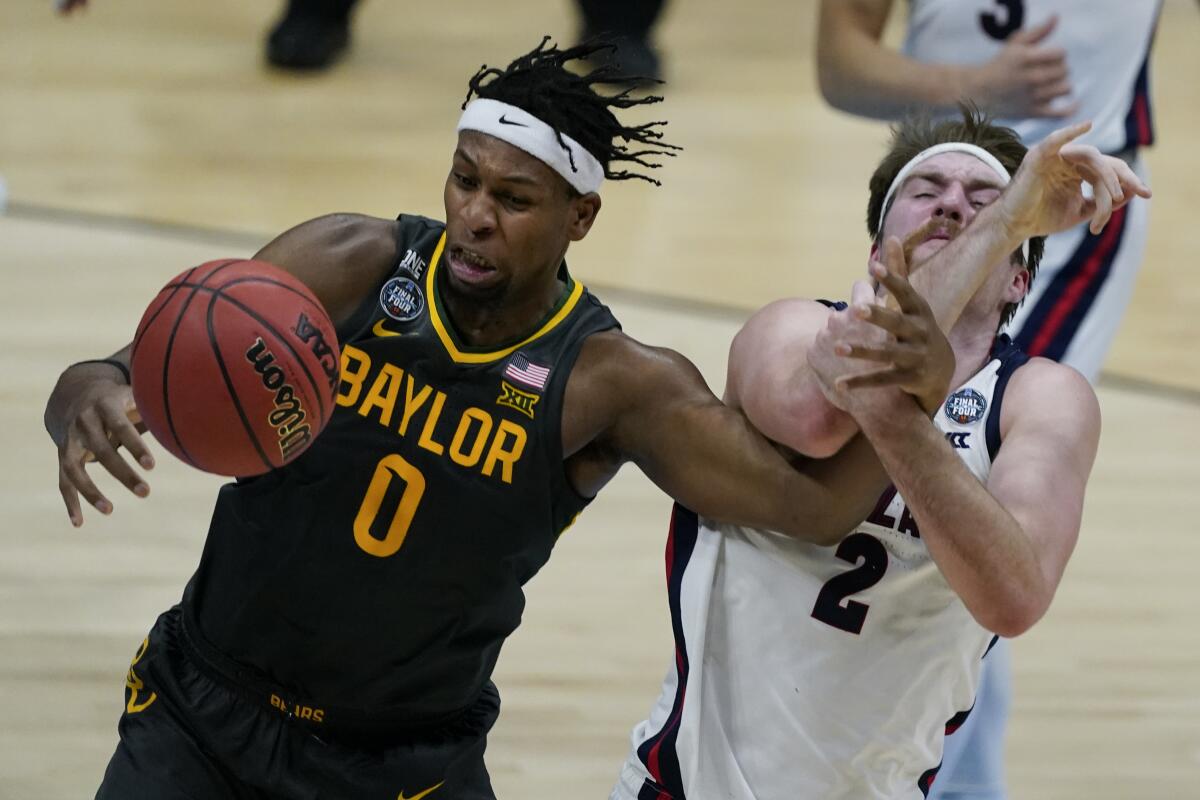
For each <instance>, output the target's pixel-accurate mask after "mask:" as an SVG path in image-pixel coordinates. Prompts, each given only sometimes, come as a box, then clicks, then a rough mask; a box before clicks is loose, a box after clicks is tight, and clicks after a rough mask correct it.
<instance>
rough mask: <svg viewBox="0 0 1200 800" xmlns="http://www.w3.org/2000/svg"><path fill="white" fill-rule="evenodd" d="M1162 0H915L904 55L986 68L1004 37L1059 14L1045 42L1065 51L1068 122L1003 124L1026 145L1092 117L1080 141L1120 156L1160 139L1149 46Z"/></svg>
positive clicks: (910, 15)
mask: <svg viewBox="0 0 1200 800" xmlns="http://www.w3.org/2000/svg"><path fill="white" fill-rule="evenodd" d="M1160 8H1161V0H911V2H910V3H909V20H908V34H907V36H906V38H905V40H904V52H905V53H906V54H907V55H909V56H911V57H912V58H915V59H916V60H918V61H924V62H929V63H941V64H981V63H983V62H985V61H988V60H989V59H991V58H992V57H993V56H995V55H996V54H997V53H998V52H1000V49H1001V48H1002V47H1003V46H1004V43H1005V40H1006V39H1008V37H1009V36H1011V35H1012V34H1013V33H1014V32H1016V31H1017V30H1020V29H1021V28H1030V27H1035V26H1037V25H1040V24H1041V23H1043V22H1045V21H1046V20H1047V19H1049V18H1050V16H1052V15H1054V14H1057V15H1058V26H1057V27H1056V28H1055V29H1054V31H1053V33H1051V34H1050V36H1049V37H1048V38H1047V39H1046V40H1045V41H1044V44H1045V45H1047V46H1053V47H1062V48H1064V49H1065V50H1066V51H1067V69H1068V70H1069V71H1070V81H1071V85H1072V88H1073V91H1072V93H1071V95H1070V96H1069V97H1065V98H1060V99H1059V101H1058V102H1060V103H1064V104H1069V103H1070V102H1073V101H1076V100H1078V101H1079V103H1080V108H1079V111H1078V113H1076V115H1075V116H1074V117H1073V118H1071V119H1069V120H1058V119H1026V120H1000V122H1001V123H1002V124H1004V125H1008V126H1010V127H1013V128H1015V129H1016V130H1017V132H1018V133H1019V134H1020V135H1021V139H1022V140H1023V141H1024V142H1025V143H1026V144H1027V145H1029V144H1033V143H1036V142H1038V141H1041V140H1042V139H1043V138H1045V137H1046V135H1047V134H1049V133H1050V132H1052V131H1054V130H1056V129H1057V128H1060V127H1063V126H1064V125H1066V124H1069V123H1074V122H1081V121H1083V120H1089V119H1090V120H1092V121H1093V122H1094V123H1095V124H1094V126H1093V128H1092V130H1091V132H1090V133H1088V134H1087V136H1085V137H1083V139H1082V140H1081V141H1084V142H1086V143H1088V144H1092V145H1095V146H1096V147H1097V148H1099V149H1100V150H1101V151H1103V152H1105V153H1117V152H1121V151H1123V150H1131V149H1135V148H1137V147H1139V146H1143V145H1149V144H1151V143H1153V141H1154V128H1153V124H1152V120H1151V114H1150V87H1149V73H1148V70H1149V61H1150V45H1151V42H1152V41H1153V39H1154V29H1155V27H1156V25H1157V23H1158V14H1159V10H1160Z"/></svg>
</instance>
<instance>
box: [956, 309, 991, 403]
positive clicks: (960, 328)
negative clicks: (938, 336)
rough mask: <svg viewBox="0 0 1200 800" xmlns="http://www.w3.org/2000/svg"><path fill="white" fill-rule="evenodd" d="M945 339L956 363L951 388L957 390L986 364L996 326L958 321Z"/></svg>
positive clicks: (975, 321) (981, 322)
mask: <svg viewBox="0 0 1200 800" xmlns="http://www.w3.org/2000/svg"><path fill="white" fill-rule="evenodd" d="M964 323H966V324H964ZM946 338H947V339H949V340H950V347H951V348H952V349H953V350H954V359H955V361H956V362H957V364H956V366H955V368H954V380H953V381H952V382H951V386H952V388H957V387H959V386H962V385H963V384H964V383H966V382H967V381H968V380H970V378H971V376H972V375H974V374H975V373H976V372H979V370H981V369H982V368H983V365H984V364H986V363H987V362H988V359H989V358H990V356H991V353H992V344H993V343H994V342H995V341H996V326H995V325H991V326H989V325H988V324H986V321H978V320H960V321H959V323H958V324H957V325H955V326H954V327H953V328H951V329H950V333H949V335H948V336H947V337H946Z"/></svg>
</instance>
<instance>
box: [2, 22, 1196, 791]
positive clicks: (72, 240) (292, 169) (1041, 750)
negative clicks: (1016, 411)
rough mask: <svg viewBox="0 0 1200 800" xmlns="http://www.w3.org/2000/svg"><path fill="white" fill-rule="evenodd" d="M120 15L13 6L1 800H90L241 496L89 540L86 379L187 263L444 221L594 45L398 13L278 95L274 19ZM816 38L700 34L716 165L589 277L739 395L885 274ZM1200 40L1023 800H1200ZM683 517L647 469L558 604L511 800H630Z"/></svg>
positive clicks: (683, 165)
mask: <svg viewBox="0 0 1200 800" xmlns="http://www.w3.org/2000/svg"><path fill="white" fill-rule="evenodd" d="M1139 1H1140V0H1139ZM93 5H94V6H95V7H94V8H93V9H91V10H90V12H89V13H88V14H87V15H85V16H84V17H81V18H78V19H72V20H65V21H64V20H59V19H56V18H54V17H53V16H52V15H51V13H50V11H49V9H48V4H47V3H17V2H7V3H3V4H0V175H3V176H4V177H5V179H6V180H7V183H8V192H9V201H10V206H9V214H8V215H7V216H0V270H3V272H2V274H3V276H4V280H5V291H4V292H3V293H0V341H2V342H3V344H4V347H3V348H2V349H0V368H2V369H3V372H4V374H6V375H8V376H10V377H9V378H8V379H7V380H6V381H5V382H4V383H3V384H2V385H0V409H2V410H3V412H4V415H5V417H6V419H8V420H9V421H10V422H9V425H8V428H7V430H6V433H5V434H4V441H5V444H6V447H5V450H4V455H3V459H2V460H0V476H2V477H3V479H4V480H3V488H0V500H2V504H0V508H2V509H3V510H2V511H0V714H3V719H2V721H0V800H27V799H30V800H32V799H36V800H57V798H79V797H90V796H91V793H92V792H93V791H94V788H95V785H96V783H97V782H98V779H99V776H100V774H101V772H102V770H103V766H104V764H105V762H106V760H107V758H108V756H109V754H110V753H111V750H112V747H113V745H114V743H115V738H116V720H117V716H118V713H119V710H120V707H121V704H122V702H123V701H122V686H123V675H124V669H125V667H126V665H127V664H128V660H129V657H130V656H131V655H132V652H133V649H134V648H135V646H136V645H137V643H138V642H139V641H140V639H141V637H142V636H143V635H144V631H145V630H146V628H147V627H148V626H149V625H150V624H151V622H152V621H153V619H154V617H155V616H156V614H157V613H158V612H159V611H161V610H162V609H163V608H165V607H166V606H168V605H169V604H171V603H172V602H174V601H175V600H176V599H177V598H178V596H179V593H180V591H181V590H182V587H183V584H184V581H185V580H186V579H187V577H188V575H189V574H190V573H191V571H192V569H193V568H194V566H195V563H196V560H197V558H198V555H199V551H200V548H201V545H202V536H203V531H204V527H205V524H206V522H207V519H208V514H209V510H210V508H211V503H212V497H213V492H214V489H215V487H216V485H217V482H216V481H215V479H212V478H209V477H206V476H203V475H199V474H196V473H194V472H191V471H189V470H187V469H186V468H184V467H182V466H180V465H177V464H174V463H171V462H170V461H169V459H166V458H163V459H161V461H160V466H159V468H158V469H157V470H155V472H154V473H153V474H152V476H151V477H152V486H153V495H152V497H151V498H150V499H148V500H146V501H139V500H136V499H134V498H132V496H127V495H125V496H123V495H121V494H116V493H114V495H113V497H114V500H115V503H116V506H117V513H116V514H114V515H113V517H112V518H111V519H101V518H98V517H96V516H95V515H93V516H92V517H90V518H89V520H88V523H87V525H85V527H84V528H83V529H82V530H79V531H76V530H73V529H72V528H71V527H70V526H69V524H68V523H67V521H66V517H65V514H63V513H62V510H61V502H60V500H59V498H58V494H57V490H56V487H55V478H54V474H55V473H54V452H53V449H52V448H51V446H50V444H49V442H48V440H47V439H46V438H45V434H44V433H43V431H42V428H41V412H42V406H43V403H44V398H45V395H46V394H47V393H48V391H49V389H50V387H51V386H52V384H53V382H54V379H55V377H56V375H57V373H58V371H59V370H60V368H61V367H62V365H63V364H65V363H67V362H69V361H72V360H76V359H79V358H85V357H89V356H92V355H95V354H97V353H104V352H108V351H110V350H112V349H115V348H116V347H118V346H119V345H121V344H122V343H124V342H125V341H127V340H128V338H129V336H130V331H131V329H132V327H133V325H134V324H135V322H136V320H137V318H138V316H139V314H140V311H141V309H142V307H143V306H144V304H145V303H146V302H147V300H148V299H149V297H150V296H152V295H153V294H154V292H155V290H156V289H157V287H158V286H159V285H161V283H162V282H164V281H165V279H166V278H168V277H170V276H171V275H173V274H175V273H176V272H178V271H179V270H180V269H182V268H183V267H185V266H188V265H191V264H194V263H198V262H200V261H202V260H207V259H210V258H214V257H218V256H224V255H241V254H246V253H249V252H252V251H253V250H254V249H255V248H256V246H257V245H258V244H260V243H261V242H262V241H264V240H265V239H266V238H267V237H268V236H269V234H271V233H272V232H275V231H277V230H280V229H282V228H284V227H287V226H289V225H291V224H293V223H295V222H297V221H299V220H302V219H304V218H307V217H310V216H314V215H316V214H319V213H323V212H326V211H332V210H356V211H364V212H368V213H375V214H379V215H393V214H394V213H396V212H398V211H401V210H404V211H413V212H421V213H427V214H431V215H435V216H437V215H440V208H439V207H440V192H441V182H442V180H443V177H444V169H445V164H444V162H445V159H446V158H447V157H448V155H449V152H450V143H451V141H452V136H451V133H450V131H451V130H452V126H453V122H454V119H455V117H456V115H457V109H458V104H459V103H460V102H461V98H462V94H463V92H464V90H465V79H466V78H467V77H468V76H469V74H470V73H471V72H472V71H473V70H474V69H475V68H476V67H478V65H479V64H481V63H483V62H484V61H489V62H493V63H495V62H498V61H503V60H504V59H505V58H507V57H511V55H513V54H515V53H518V52H522V51H523V50H525V49H527V48H528V47H530V46H532V45H533V44H534V43H535V42H536V41H537V39H538V36H539V34H540V32H542V31H546V32H549V33H554V34H556V35H558V36H561V37H564V38H569V37H570V36H571V34H572V32H573V31H574V26H575V23H574V21H573V19H572V17H571V14H570V8H569V7H568V6H567V5H566V4H565V3H563V2H560V1H558V0H556V2H555V3H549V2H546V0H510V2H508V3H505V4H499V5H497V4H491V3H486V2H483V0H460V1H459V2H457V3H455V4H453V8H452V11H453V13H452V14H440V13H437V12H436V11H434V10H433V8H431V7H428V6H417V5H415V4H408V3H384V2H381V0H375V2H368V3H367V4H366V5H365V6H364V7H363V9H362V12H361V15H360V18H359V23H360V24H359V25H358V26H357V33H358V42H357V48H356V50H355V52H354V54H353V56H352V57H351V59H350V60H349V61H348V62H347V63H346V64H344V65H343V66H342V67H340V68H339V69H338V70H336V71H335V72H333V73H332V74H330V75H328V76H323V77H320V78H316V79H313V80H298V79H294V78H290V77H286V76H278V75H273V74H269V73H266V72H264V71H263V70H262V69H261V67H260V65H259V38H260V33H261V29H262V28H263V26H264V24H265V22H266V20H267V18H268V17H269V16H270V15H271V14H273V13H275V8H274V6H273V5H271V4H268V3H265V2H259V0H255V1H254V2H241V3H239V2H234V0H211V2H207V3H194V4H183V3H154V2H150V0H93ZM501 9H502V10H501ZM814 14H815V8H814V4H813V3H812V2H784V0H778V2H768V1H767V0H757V1H756V2H747V3H727V2H724V3H723V2H718V0H687V2H676V3H675V4H674V5H673V6H672V7H671V8H670V9H669V12H668V15H667V18H666V19H665V20H664V24H663V27H662V30H661V35H662V41H663V45H664V47H665V50H666V52H667V56H668V58H669V63H668V67H669V69H670V72H671V77H672V83H671V86H670V88H669V92H670V96H669V100H668V102H667V103H666V104H664V105H663V106H661V107H660V109H659V110H661V115H662V116H664V117H666V118H668V119H670V120H671V121H672V122H671V128H670V130H671V134H672V137H673V138H674V139H675V140H677V141H678V142H679V143H681V144H683V145H685V146H686V147H687V151H686V152H685V153H684V154H683V155H682V156H681V157H680V158H678V159H676V160H675V161H674V162H672V163H670V164H668V165H667V167H666V168H665V169H664V170H663V171H662V177H663V178H664V180H665V181H666V184H665V185H664V186H663V187H662V188H661V189H652V188H650V187H646V186H642V185H634V186H613V187H611V188H610V189H606V191H605V206H604V212H603V214H602V217H601V220H600V222H599V224H598V226H597V228H596V230H595V231H594V233H593V234H592V236H590V237H589V239H588V241H587V242H585V243H583V244H582V245H581V246H580V247H578V248H576V251H574V252H573V253H572V264H573V266H574V268H575V269H576V271H577V273H578V274H580V275H582V276H583V277H584V278H585V279H586V280H587V281H588V282H589V283H591V284H593V286H596V287H600V289H601V291H600V294H601V295H602V296H603V297H605V299H607V300H609V301H610V302H611V304H612V305H613V306H614V308H615V310H616V311H617V312H618V315H619V316H620V317H621V318H622V320H623V322H624V323H625V326H626V329H627V330H629V331H630V332H631V333H632V334H633V335H635V336H638V337H640V338H643V339H645V340H647V341H653V342H655V343H661V344H665V345H668V346H672V347H675V348H676V349H678V350H680V351H682V352H684V353H685V354H687V355H688V356H689V357H691V358H693V359H694V360H695V361H696V362H697V363H698V364H699V365H700V367H701V369H702V370H703V371H704V373H705V374H706V376H708V378H709V380H710V383H712V385H713V386H714V387H715V388H717V389H718V391H719V389H720V384H721V382H722V380H723V362H724V356H725V349H726V347H727V344H728V341H729V339H730V337H731V336H732V334H733V332H734V331H735V330H736V328H737V324H738V322H739V320H740V319H741V316H742V312H741V311H740V310H744V309H749V308H753V307H754V306H757V305H759V304H761V303H763V302H766V301H767V300H769V299H773V298H775V297H778V296H782V295H787V294H804V295H810V296H811V295H840V294H843V293H844V292H845V287H846V286H848V284H849V283H850V281H851V280H852V279H853V278H854V277H855V276H856V275H857V274H858V273H859V272H860V271H861V268H862V263H863V254H864V252H865V236H864V233H863V231H862V230H861V225H862V223H861V218H862V208H863V204H864V200H865V184H866V178H867V176H868V174H869V172H870V168H871V166H872V165H873V163H874V160H875V158H876V157H877V154H878V153H879V152H880V150H881V147H882V142H883V134H884V131H883V129H882V127H880V126H877V125H874V124H872V123H867V122H862V121H858V120H852V119H849V118H847V117H844V116H841V115H838V114H836V113H834V112H832V111H830V110H829V109H828V108H826V107H825V106H823V105H822V104H821V103H820V102H819V98H818V97H817V96H816V93H815V84H814V79H813V73H812V68H811V55H812V53H811V51H812V38H813V35H814V25H813V18H814ZM1198 41H1200V12H1198V11H1197V8H1196V4H1195V3H1193V2H1191V0H1167V2H1166V7H1165V11H1164V19H1163V24H1162V26H1161V29H1160V32H1159V37H1158V43H1157V46H1156V56H1155V62H1154V68H1155V74H1154V81H1155V86H1156V113H1157V122H1158V129H1159V137H1160V145H1159V146H1158V147H1156V148H1155V149H1154V150H1153V151H1152V154H1151V156H1150V165H1151V169H1152V177H1153V184H1154V188H1155V192H1156V197H1155V200H1154V201H1153V202H1154V205H1153V211H1152V231H1151V239H1150V245H1149V252H1148V257H1147V260H1146V265H1145V269H1144V273H1143V275H1142V278H1141V282H1140V283H1139V286H1138V289H1137V293H1136V294H1135V297H1134V301H1133V305H1132V307H1131V309H1130V312H1129V315H1128V317H1127V319H1126V322H1125V325H1124V327H1123V329H1122V332H1121V334H1120V335H1119V337H1118V340H1117V343H1116V345H1115V347H1114V350H1113V353H1112V357H1111V359H1110V361H1109V363H1108V367H1107V374H1106V379H1105V382H1104V383H1103V384H1102V388H1101V391H1100V394H1101V402H1102V405H1103V410H1104V415H1105V423H1104V436H1103V440H1102V444H1101V452H1100V457H1099V461H1098V463H1097V467H1096V471H1095V474H1094V477H1093V480H1092V485H1091V491H1090V493H1089V496H1088V506H1087V514H1086V518H1085V526H1084V532H1083V535H1082V537H1081V540H1080V545H1079V548H1078V550H1077V553H1076V555H1075V558H1074V560H1073V561H1072V564H1071V566H1070V568H1069V569H1068V572H1067V576H1066V579H1065V580H1064V583H1063V586H1062V589H1061V590H1060V592H1059V596H1058V598H1057V600H1056V602H1055V606H1054V608H1053V609H1052V610H1051V612H1050V614H1049V615H1048V616H1047V618H1046V619H1045V620H1044V621H1043V622H1042V623H1041V624H1040V625H1039V626H1038V627H1037V628H1035V629H1034V630H1033V631H1032V632H1030V633H1029V634H1028V635H1026V636H1025V637H1022V638H1021V639H1019V640H1018V641H1017V643H1016V651H1015V659H1014V661H1015V670H1016V681H1017V692H1016V703H1015V710H1014V719H1013V724H1012V728H1011V735H1010V759H1009V763H1010V767H1011V779H1012V786H1013V796H1014V797H1020V798H1083V797H1088V798H1113V799H1115V798H1142V797H1154V798H1187V797H1200V690H1197V689H1196V686H1195V676H1196V675H1198V674H1200V626H1198V625H1196V623H1195V621H1194V615H1193V608H1195V606H1196V597H1197V593H1198V591H1200V590H1198V589H1197V588H1196V580H1195V578H1194V573H1195V569H1194V566H1193V565H1194V564H1196V563H1200V537H1198V536H1197V534H1198V533H1200V525H1197V523H1196V521H1195V515H1194V514H1192V513H1191V511H1192V509H1191V508H1190V502H1189V501H1190V500H1191V499H1192V496H1191V492H1193V491H1194V490H1195V489H1194V487H1195V486H1196V485H1197V484H1198V483H1200V462H1198V461H1197V459H1196V457H1195V455H1194V454H1195V453H1196V452H1198V451H1200V355H1198V353H1197V349H1196V348H1195V346H1194V344H1193V339H1194V336H1195V334H1196V332H1197V323H1196V319H1197V313H1198V312H1200V289H1198V288H1197V283H1196V282H1195V281H1194V279H1193V276H1192V273H1193V271H1194V270H1193V265H1194V264H1195V262H1196V257H1195V254H1194V252H1195V244H1194V242H1195V236H1194V235H1193V234H1192V229H1193V227H1194V224H1193V223H1192V216H1193V214H1192V213H1191V211H1192V209H1194V208H1197V207H1200V189H1197V187H1198V186H1200V155H1198V153H1200V150H1198V149H1197V148H1196V144H1197V134H1196V130H1197V129H1198V128H1200V110H1198V109H1200V103H1198V102H1197V101H1198V100H1200V89H1197V84H1196V81H1195V78H1196V76H1197V75H1200V48H1197V47H1196V46H1195V44H1196V42H1198ZM131 220H143V221H151V222H155V223H163V225H161V226H157V227H156V226H154V225H149V224H143V223H139V222H136V221H131ZM604 289H608V291H603V290H604ZM681 301H685V302H681ZM1172 387H1174V388H1172ZM106 485H111V482H110V484H106ZM668 507H669V504H668V501H667V500H666V499H665V498H664V497H663V496H662V495H661V494H660V493H659V492H657V490H655V489H654V488H653V487H652V486H650V485H649V484H648V482H646V481H645V480H644V479H643V478H642V477H641V476H640V475H639V474H638V473H636V472H635V471H633V470H632V469H631V470H628V471H627V472H626V473H624V474H622V475H621V476H620V477H619V478H618V480H617V481H616V482H614V484H613V485H612V486H610V487H609V488H608V489H606V490H605V492H604V494H603V495H602V496H601V498H600V499H599V500H598V501H597V502H596V503H595V505H594V506H593V508H592V509H590V510H589V512H588V513H587V514H585V515H584V517H583V518H582V519H581V521H580V523H579V524H578V525H577V526H575V528H573V529H572V530H571V532H570V533H569V534H568V535H567V536H566V537H565V539H564V540H563V542H562V543H561V544H560V546H559V548H558V550H557V552H556V554H555V557H554V558H553V559H552V560H551V563H550V564H549V565H548V566H547V568H546V569H545V570H544V571H543V572H542V574H540V575H539V576H538V577H537V578H536V579H535V580H534V581H533V582H532V583H531V584H530V586H529V598H530V602H529V608H528V610H527V613H526V619H525V624H524V626H523V627H522V629H521V630H520V631H518V632H517V634H516V635H515V636H514V637H513V639H512V640H511V642H510V643H509V644H508V646H507V647H506V650H505V653H504V656H503V657H502V659H501V665H500V670H499V672H498V675H497V682H498V684H499V685H500V687H501V690H502V692H503V696H504V703H505V709H504V713H503V714H502V716H501V720H500V722H499V724H498V725H497V727H496V729H495V733H494V735H493V737H492V741H491V748H490V759H489V764H490V766H491V769H492V772H493V775H494V778H495V783H496V787H497V789H498V791H499V793H500V796H501V797H504V798H548V797H565V796H570V797H604V796H607V791H608V789H609V787H610V786H611V783H612V780H613V778H614V776H615V774H616V770H617V768H618V765H619V763H620V761H621V760H622V758H623V757H624V754H625V749H626V737H627V734H628V730H629V728H630V726H631V725H633V724H634V723H635V722H637V721H638V720H639V719H641V718H642V715H644V714H645V713H646V711H647V709H648V708H649V705H650V703H651V701H652V699H653V697H654V695H655V693H656V692H657V689H658V684H659V681H660V680H661V677H662V673H663V671H664V670H665V668H666V663H667V658H668V655H669V653H670V636H669V628H668V623H667V612H666V603H665V592H664V590H663V579H662V547H663V543H664V539H665V537H664V532H665V523H666V516H667V511H668ZM564 787H569V788H564Z"/></svg>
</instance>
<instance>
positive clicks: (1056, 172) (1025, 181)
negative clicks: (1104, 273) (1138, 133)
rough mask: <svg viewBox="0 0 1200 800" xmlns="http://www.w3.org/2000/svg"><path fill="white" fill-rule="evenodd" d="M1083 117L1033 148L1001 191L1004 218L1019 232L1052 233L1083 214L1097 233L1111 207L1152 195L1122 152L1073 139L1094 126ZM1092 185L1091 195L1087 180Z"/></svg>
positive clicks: (1071, 224) (1080, 219) (1019, 235)
mask: <svg viewBox="0 0 1200 800" xmlns="http://www.w3.org/2000/svg"><path fill="white" fill-rule="evenodd" d="M1091 127H1092V123H1090V122H1081V123H1079V124H1077V125H1072V126H1070V127H1067V128H1060V129H1059V130H1057V131H1055V132H1054V133H1052V134H1050V135H1049V136H1047V137H1046V138H1045V139H1043V140H1042V141H1040V142H1038V143H1037V144H1036V145H1034V146H1033V147H1031V148H1030V149H1029V152H1028V153H1026V154H1025V158H1024V160H1023V161H1022V162H1021V166H1020V168H1019V169H1017V174H1016V175H1014V176H1013V179H1012V182H1011V183H1010V184H1009V185H1008V187H1007V188H1006V189H1005V190H1004V192H1003V194H1001V195H1000V199H999V200H998V201H997V202H998V203H999V206H1000V209H1001V212H1002V213H1003V214H1004V220H1005V224H1007V225H1008V226H1009V230H1010V232H1011V233H1013V234H1014V236H1016V237H1017V238H1019V239H1021V240H1025V239H1028V238H1029V237H1030V236H1049V235H1050V234H1052V233H1058V232H1059V231H1064V230H1067V229H1068V228H1072V227H1074V226H1076V225H1078V224H1079V223H1081V222H1083V221H1084V220H1091V224H1090V225H1089V226H1088V227H1089V229H1090V230H1091V232H1092V233H1094V234H1095V233H1099V232H1100V231H1101V230H1103V229H1104V226H1105V225H1106V224H1107V223H1108V220H1109V217H1111V216H1112V212H1113V211H1116V210H1117V209H1118V208H1121V207H1122V206H1124V205H1125V204H1126V203H1128V202H1129V201H1131V200H1133V198H1134V197H1144V198H1145V197H1150V187H1148V186H1147V185H1146V184H1144V183H1143V182H1142V180H1141V178H1139V177H1138V176H1137V174H1136V173H1135V172H1134V171H1133V170H1132V169H1131V168H1130V167H1129V165H1128V164H1126V163H1125V162H1124V161H1122V160H1121V159H1119V158H1116V157H1114V156H1106V155H1104V154H1103V153H1101V152H1100V151H1099V150H1097V149H1096V148H1095V147H1092V146H1091V145H1085V144H1075V143H1074V140H1075V139H1077V138H1079V137H1080V136H1082V135H1083V134H1085V133H1087V132H1088V131H1089V130H1091ZM1084 181H1086V182H1087V183H1088V184H1090V185H1091V187H1092V191H1091V196H1088V195H1087V194H1085V192H1084V188H1083V185H1082V184H1083V182H1084Z"/></svg>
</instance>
